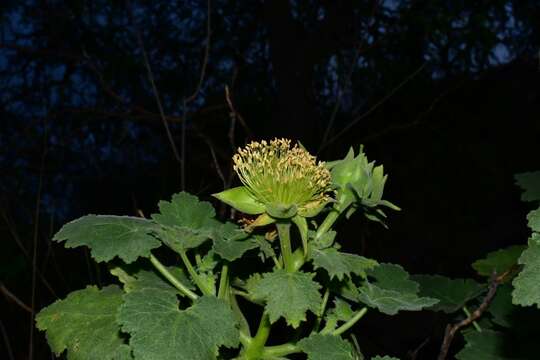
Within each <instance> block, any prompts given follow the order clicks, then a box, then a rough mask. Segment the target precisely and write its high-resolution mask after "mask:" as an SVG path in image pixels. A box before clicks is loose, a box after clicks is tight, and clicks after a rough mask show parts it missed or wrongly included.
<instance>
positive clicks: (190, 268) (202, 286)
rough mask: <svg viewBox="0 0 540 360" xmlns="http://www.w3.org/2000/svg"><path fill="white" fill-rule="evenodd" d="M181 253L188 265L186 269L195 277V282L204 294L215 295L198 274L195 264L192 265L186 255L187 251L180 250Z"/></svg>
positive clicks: (183, 260) (185, 263)
mask: <svg viewBox="0 0 540 360" xmlns="http://www.w3.org/2000/svg"><path fill="white" fill-rule="evenodd" d="M179 253H180V258H181V259H182V262H183V263H184V265H185V266H186V269H187V271H188V273H189V275H190V276H191V278H192V279H193V282H194V283H195V285H197V287H198V288H199V290H201V291H202V293H203V294H204V295H214V293H213V291H212V290H210V289H208V288H207V287H206V284H205V283H203V282H202V280H201V278H200V277H199V274H197V272H196V271H195V269H194V268H193V265H191V262H190V261H189V259H188V257H187V255H186V252H185V251H180V252H179Z"/></svg>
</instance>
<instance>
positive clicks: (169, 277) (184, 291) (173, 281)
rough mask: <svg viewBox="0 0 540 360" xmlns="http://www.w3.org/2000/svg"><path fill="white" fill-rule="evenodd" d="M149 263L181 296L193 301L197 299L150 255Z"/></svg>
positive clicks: (195, 295)
mask: <svg viewBox="0 0 540 360" xmlns="http://www.w3.org/2000/svg"><path fill="white" fill-rule="evenodd" d="M150 262H151V263H152V265H154V267H155V268H156V270H157V271H159V272H160V273H161V275H163V277H164V278H165V279H167V280H169V281H170V283H171V284H172V285H173V286H174V287H175V288H177V289H178V290H179V291H180V292H181V293H182V294H184V295H186V296H187V297H188V298H190V299H191V300H195V299H196V298H198V296H197V294H195V293H194V292H193V291H191V290H189V289H188V288H187V287H186V286H185V285H184V284H182V282H181V281H180V280H178V279H177V278H175V277H174V275H173V274H171V273H170V272H169V270H167V268H166V267H165V266H164V265H163V264H162V263H161V262H160V261H159V260H158V259H157V258H156V257H155V256H154V255H150Z"/></svg>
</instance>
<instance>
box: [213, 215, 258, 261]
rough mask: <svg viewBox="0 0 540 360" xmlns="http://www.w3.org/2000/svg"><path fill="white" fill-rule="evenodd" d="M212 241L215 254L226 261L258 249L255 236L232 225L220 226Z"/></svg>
mask: <svg viewBox="0 0 540 360" xmlns="http://www.w3.org/2000/svg"><path fill="white" fill-rule="evenodd" d="M213 240H214V251H215V252H216V254H218V255H219V256H221V257H222V258H223V259H225V260H228V261H234V260H236V259H239V258H240V257H242V255H244V253H245V252H246V251H248V250H251V249H255V248H257V247H259V241H258V240H256V239H255V236H253V235H250V234H248V233H246V232H245V231H243V230H242V229H240V228H239V227H238V226H236V225H235V224H232V223H226V224H223V225H222V226H220V228H219V230H218V231H216V232H215V234H214V236H213ZM263 241H264V240H263Z"/></svg>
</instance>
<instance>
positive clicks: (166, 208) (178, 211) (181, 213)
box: [152, 192, 217, 229]
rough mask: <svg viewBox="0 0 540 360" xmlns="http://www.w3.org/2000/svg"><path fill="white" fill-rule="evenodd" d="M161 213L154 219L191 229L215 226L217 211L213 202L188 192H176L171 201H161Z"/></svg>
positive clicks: (154, 215)
mask: <svg viewBox="0 0 540 360" xmlns="http://www.w3.org/2000/svg"><path fill="white" fill-rule="evenodd" d="M158 207H159V214H152V219H153V220H154V221H155V222H157V223H158V224H161V225H165V226H179V227H186V228H190V229H201V228H214V227H215V226H216V222H217V221H216V220H215V219H214V216H215V215H216V212H215V210H214V208H213V207H212V204H210V203H209V202H206V201H199V199H198V198H197V197H196V196H194V195H191V194H188V193H186V192H181V193H178V194H174V195H173V196H172V199H171V201H164V200H162V201H160V202H159V204H158Z"/></svg>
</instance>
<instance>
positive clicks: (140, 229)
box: [53, 215, 161, 264]
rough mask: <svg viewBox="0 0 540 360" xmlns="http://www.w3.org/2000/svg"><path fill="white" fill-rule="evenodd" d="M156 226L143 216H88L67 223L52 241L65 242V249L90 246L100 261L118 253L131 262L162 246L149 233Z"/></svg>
mask: <svg viewBox="0 0 540 360" xmlns="http://www.w3.org/2000/svg"><path fill="white" fill-rule="evenodd" d="M154 229H155V224H154V223H153V222H151V221H149V220H145V219H141V218H136V217H129V216H114V215H87V216H83V217H81V218H79V219H77V220H74V221H71V222H69V223H67V224H66V225H64V226H63V227H62V228H61V229H60V231H58V232H57V233H56V235H54V237H53V240H54V241H58V242H60V241H66V244H65V246H66V248H75V247H79V246H83V245H84V246H88V247H89V248H90V253H91V255H92V257H93V258H94V259H95V260H96V261H97V262H101V261H109V260H112V259H113V258H114V257H116V256H118V257H119V258H120V259H122V260H123V261H124V262H125V263H127V264H129V263H132V262H134V261H135V260H137V259H138V258H139V257H149V256H150V254H151V253H150V250H152V249H155V248H157V247H159V246H160V245H161V244H160V242H159V241H158V240H157V239H155V238H154V237H153V236H152V235H150V232H151V231H152V230H154Z"/></svg>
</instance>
